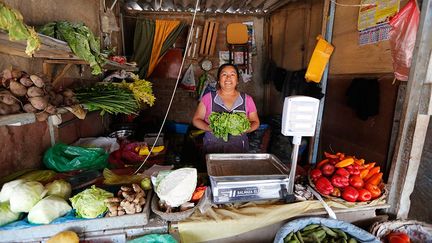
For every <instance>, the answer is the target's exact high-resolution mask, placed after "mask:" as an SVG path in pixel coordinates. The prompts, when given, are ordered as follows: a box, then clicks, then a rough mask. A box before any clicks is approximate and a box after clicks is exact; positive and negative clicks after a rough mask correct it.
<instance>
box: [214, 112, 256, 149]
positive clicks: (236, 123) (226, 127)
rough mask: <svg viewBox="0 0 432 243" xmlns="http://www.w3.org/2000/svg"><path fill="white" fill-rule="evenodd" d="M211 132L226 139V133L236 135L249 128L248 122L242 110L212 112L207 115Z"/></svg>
mask: <svg viewBox="0 0 432 243" xmlns="http://www.w3.org/2000/svg"><path fill="white" fill-rule="evenodd" d="M209 121H210V128H211V129H212V131H213V134H214V135H215V136H216V137H218V138H222V139H223V140H224V141H225V142H226V141H228V135H233V136H238V135H240V134H242V133H244V132H246V131H247V130H248V129H249V128H250V122H249V120H248V118H247V116H246V114H245V113H243V112H234V113H228V112H220V113H218V112H212V113H211V115H210V116H209Z"/></svg>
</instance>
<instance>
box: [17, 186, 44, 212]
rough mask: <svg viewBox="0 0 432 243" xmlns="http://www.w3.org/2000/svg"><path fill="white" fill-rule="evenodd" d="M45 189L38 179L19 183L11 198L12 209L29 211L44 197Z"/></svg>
mask: <svg viewBox="0 0 432 243" xmlns="http://www.w3.org/2000/svg"><path fill="white" fill-rule="evenodd" d="M44 190H45V188H44V186H43V185H42V184H41V183H40V182H37V181H28V182H24V183H21V184H19V185H17V186H16V187H14V191H13V193H12V194H11V195H10V199H9V203H10V208H11V211H12V212H15V213H19V212H25V213H28V212H29V211H30V209H32V207H33V206H34V205H36V203H38V202H39V201H40V200H41V199H42V198H43V197H44V195H45V192H44Z"/></svg>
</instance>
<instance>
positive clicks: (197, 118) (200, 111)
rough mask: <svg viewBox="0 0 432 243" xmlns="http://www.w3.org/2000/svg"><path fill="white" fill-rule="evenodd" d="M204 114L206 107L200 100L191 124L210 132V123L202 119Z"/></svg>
mask: <svg viewBox="0 0 432 243" xmlns="http://www.w3.org/2000/svg"><path fill="white" fill-rule="evenodd" d="M205 114H206V108H205V105H204V104H203V103H202V102H200V103H199V104H198V107H197V109H196V111H195V115H194V116H193V118H192V124H193V125H194V126H195V127H196V128H199V129H201V130H204V131H206V132H211V128H210V125H209V124H208V123H207V122H206V121H205V120H204V118H205Z"/></svg>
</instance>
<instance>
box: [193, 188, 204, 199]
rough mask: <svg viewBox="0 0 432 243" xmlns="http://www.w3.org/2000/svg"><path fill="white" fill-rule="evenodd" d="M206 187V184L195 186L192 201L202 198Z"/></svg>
mask: <svg viewBox="0 0 432 243" xmlns="http://www.w3.org/2000/svg"><path fill="white" fill-rule="evenodd" d="M206 188H207V187H206V186H199V187H197V188H195V191H194V192H193V194H192V199H191V201H198V200H200V199H201V198H202V196H203V195H204V193H205V191H206Z"/></svg>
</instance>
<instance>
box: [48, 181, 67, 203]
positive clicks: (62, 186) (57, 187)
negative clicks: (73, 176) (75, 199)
mask: <svg viewBox="0 0 432 243" xmlns="http://www.w3.org/2000/svg"><path fill="white" fill-rule="evenodd" d="M45 188H46V189H47V195H55V196H58V197H61V198H63V199H65V200H67V199H68V198H69V197H70V195H71V193H72V186H71V184H70V183H69V182H67V181H65V180H55V181H53V182H50V183H48V184H47V185H46V186H45Z"/></svg>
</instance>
